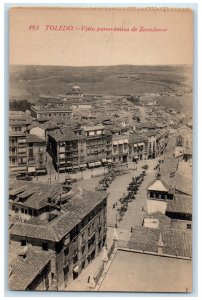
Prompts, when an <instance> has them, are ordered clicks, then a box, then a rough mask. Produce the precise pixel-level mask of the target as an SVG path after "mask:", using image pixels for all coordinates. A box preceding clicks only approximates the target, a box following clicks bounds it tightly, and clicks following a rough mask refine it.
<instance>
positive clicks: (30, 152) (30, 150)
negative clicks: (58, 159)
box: [29, 149, 34, 157]
mask: <svg viewBox="0 0 202 300" xmlns="http://www.w3.org/2000/svg"><path fill="white" fill-rule="evenodd" d="M29 157H34V151H33V149H29Z"/></svg>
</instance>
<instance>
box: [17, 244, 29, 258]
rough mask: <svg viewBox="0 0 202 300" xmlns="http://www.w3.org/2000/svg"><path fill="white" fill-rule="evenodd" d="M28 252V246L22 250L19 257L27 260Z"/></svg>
mask: <svg viewBox="0 0 202 300" xmlns="http://www.w3.org/2000/svg"><path fill="white" fill-rule="evenodd" d="M27 252H28V245H26V246H24V247H23V248H22V250H21V251H20V252H19V253H18V256H21V257H22V258H23V259H26V257H27Z"/></svg>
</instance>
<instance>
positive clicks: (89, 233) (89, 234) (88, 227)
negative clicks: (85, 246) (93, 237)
mask: <svg viewBox="0 0 202 300" xmlns="http://www.w3.org/2000/svg"><path fill="white" fill-rule="evenodd" d="M88 235H90V226H89V227H88Z"/></svg>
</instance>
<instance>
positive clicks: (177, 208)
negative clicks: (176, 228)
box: [166, 194, 192, 214]
mask: <svg viewBox="0 0 202 300" xmlns="http://www.w3.org/2000/svg"><path fill="white" fill-rule="evenodd" d="M166 211H167V212H175V213H184V214H192V197H190V196H187V195H182V194H176V195H175V200H174V201H168V202H167V209H166Z"/></svg>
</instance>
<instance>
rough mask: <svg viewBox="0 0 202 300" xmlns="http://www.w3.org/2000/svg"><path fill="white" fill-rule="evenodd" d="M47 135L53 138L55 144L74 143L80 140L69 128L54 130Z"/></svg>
mask: <svg viewBox="0 0 202 300" xmlns="http://www.w3.org/2000/svg"><path fill="white" fill-rule="evenodd" d="M49 135H50V136H51V137H52V138H54V139H55V140H56V142H64V141H76V140H79V139H80V137H79V136H77V135H76V134H75V133H74V132H73V129H72V128H71V127H69V128H61V129H60V130H55V131H53V132H51V133H50V134H49Z"/></svg>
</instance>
